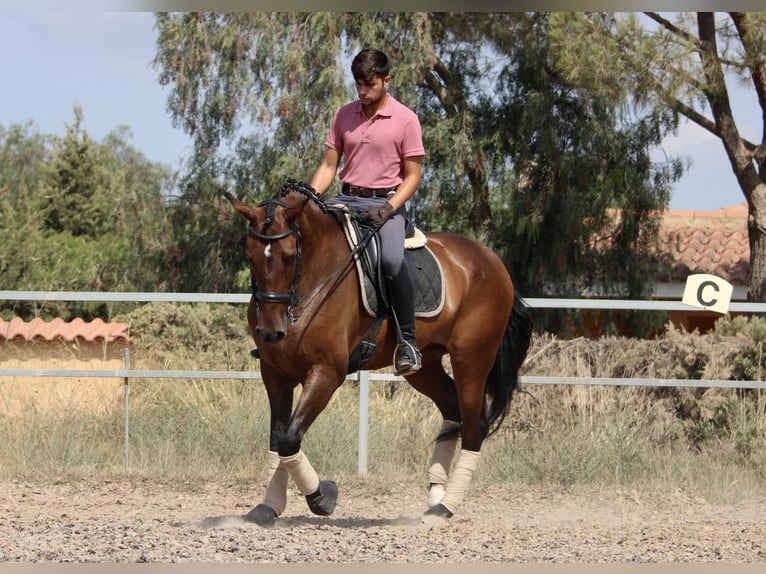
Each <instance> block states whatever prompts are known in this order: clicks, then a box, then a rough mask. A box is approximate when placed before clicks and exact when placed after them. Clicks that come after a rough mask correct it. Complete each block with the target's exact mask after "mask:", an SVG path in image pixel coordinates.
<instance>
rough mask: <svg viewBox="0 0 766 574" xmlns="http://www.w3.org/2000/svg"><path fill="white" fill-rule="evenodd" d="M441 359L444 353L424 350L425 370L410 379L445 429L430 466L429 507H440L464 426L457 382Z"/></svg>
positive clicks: (438, 436) (436, 443)
mask: <svg viewBox="0 0 766 574" xmlns="http://www.w3.org/2000/svg"><path fill="white" fill-rule="evenodd" d="M442 356H443V353H442V352H434V351H429V350H425V351H424V353H423V367H422V368H421V369H420V371H418V372H417V373H415V374H413V375H410V376H408V377H407V382H409V384H410V385H411V386H412V387H413V388H414V389H415V390H417V391H418V392H420V393H422V394H424V395H425V396H427V397H428V398H430V399H431V400H432V401H433V402H434V404H435V405H436V407H437V408H438V409H439V412H440V413H441V415H442V426H441V428H440V429H439V433H438V434H437V435H436V441H435V444H434V450H433V454H432V455H431V461H430V463H429V466H428V482H429V487H428V497H427V500H426V503H427V505H428V507H429V508H433V507H435V506H437V505H438V504H439V503H440V502H441V500H442V498H443V497H444V494H445V492H446V489H447V482H448V480H449V474H450V469H451V467H452V462H453V460H454V457H455V452H456V450H457V444H458V441H459V440H460V429H461V427H462V425H461V422H460V408H459V403H458V397H457V393H456V391H455V381H454V380H453V379H452V377H451V376H450V375H449V374H448V373H447V372H446V370H445V369H444V365H443V363H442Z"/></svg>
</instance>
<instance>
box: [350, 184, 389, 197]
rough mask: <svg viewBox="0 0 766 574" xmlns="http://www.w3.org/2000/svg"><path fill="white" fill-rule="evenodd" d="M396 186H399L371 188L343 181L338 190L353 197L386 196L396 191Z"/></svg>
mask: <svg viewBox="0 0 766 574" xmlns="http://www.w3.org/2000/svg"><path fill="white" fill-rule="evenodd" d="M398 187H399V186H396V187H389V188H386V189H382V188H380V189H372V188H369V187H360V186H358V185H351V184H348V183H346V182H343V185H341V187H340V190H341V192H342V193H344V194H345V195H353V196H354V197H386V196H387V195H388V194H389V193H391V192H392V191H396V190H397V188H398Z"/></svg>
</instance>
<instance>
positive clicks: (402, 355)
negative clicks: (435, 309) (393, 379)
mask: <svg viewBox="0 0 766 574" xmlns="http://www.w3.org/2000/svg"><path fill="white" fill-rule="evenodd" d="M386 283H387V284H388V292H389V295H390V298H391V306H392V307H393V309H394V315H395V320H396V321H397V322H398V323H399V329H398V330H397V332H396V338H397V341H398V344H397V346H396V352H395V353H394V372H395V373H396V374H397V375H401V376H406V375H411V374H413V373H414V372H416V371H418V370H419V369H420V367H421V365H422V361H421V356H420V351H418V344H417V341H416V339H415V285H414V282H413V279H412V273H411V271H410V267H409V265H408V262H407V260H405V261H404V262H402V267H401V269H400V270H399V274H398V275H397V276H396V277H393V278H391V277H386Z"/></svg>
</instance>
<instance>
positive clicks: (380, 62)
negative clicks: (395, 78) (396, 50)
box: [351, 48, 389, 82]
mask: <svg viewBox="0 0 766 574" xmlns="http://www.w3.org/2000/svg"><path fill="white" fill-rule="evenodd" d="M388 71H389V63H388V56H386V55H385V54H384V53H383V52H381V51H380V50H376V49H375V48H365V49H364V50H362V51H361V52H359V53H358V54H357V55H356V56H354V59H353V61H352V62H351V74H352V75H353V76H354V79H355V80H364V81H365V82H370V81H372V80H373V79H375V78H376V77H378V78H385V77H386V76H388Z"/></svg>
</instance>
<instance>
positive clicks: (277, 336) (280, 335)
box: [255, 327, 287, 345]
mask: <svg viewBox="0 0 766 574" xmlns="http://www.w3.org/2000/svg"><path fill="white" fill-rule="evenodd" d="M255 332H256V333H257V334H258V336H259V337H260V338H261V339H263V342H264V343H267V344H269V345H274V344H276V343H279V342H280V341H281V340H282V339H284V338H285V337H286V336H287V329H284V328H281V329H267V328H263V327H257V328H256V329H255Z"/></svg>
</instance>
